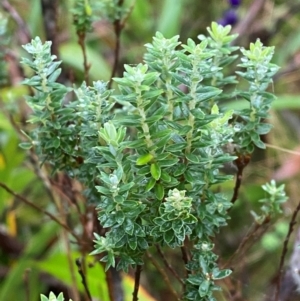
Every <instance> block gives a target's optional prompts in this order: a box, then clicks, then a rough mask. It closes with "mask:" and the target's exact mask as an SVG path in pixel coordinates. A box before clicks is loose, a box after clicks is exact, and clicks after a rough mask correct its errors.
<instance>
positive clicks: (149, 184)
mask: <svg viewBox="0 0 300 301" xmlns="http://www.w3.org/2000/svg"><path fill="white" fill-rule="evenodd" d="M155 183H156V180H155V179H154V178H151V179H150V180H149V181H148V183H147V185H146V187H145V191H150V190H151V189H152V188H153V187H154V185H155Z"/></svg>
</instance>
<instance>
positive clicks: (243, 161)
mask: <svg viewBox="0 0 300 301" xmlns="http://www.w3.org/2000/svg"><path fill="white" fill-rule="evenodd" d="M249 162H250V155H240V156H239V157H238V158H237V159H236V160H235V164H236V166H237V169H238V170H237V174H236V180H235V186H234V191H233V196H232V198H231V203H232V204H234V203H235V202H236V200H237V198H238V195H239V190H240V187H241V184H242V178H243V170H244V168H245V167H246V166H247V165H248V163H249Z"/></svg>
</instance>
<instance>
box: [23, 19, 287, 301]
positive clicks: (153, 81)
mask: <svg viewBox="0 0 300 301" xmlns="http://www.w3.org/2000/svg"><path fill="white" fill-rule="evenodd" d="M208 33H209V35H208V36H200V37H199V38H200V43H196V42H194V41H193V40H191V39H189V40H188V41H187V44H182V43H181V42H180V41H179V36H175V37H173V38H171V39H166V38H164V36H163V35H162V34H160V33H157V34H156V36H155V37H154V38H153V42H152V43H151V44H147V45H146V49H147V52H146V54H145V56H144V62H143V63H140V64H138V65H135V66H132V65H125V66H124V68H125V72H124V75H123V77H121V78H114V79H113V80H114V82H115V84H117V87H116V89H115V90H110V89H108V88H107V85H106V83H105V82H101V81H97V82H94V83H93V85H92V86H87V85H86V83H83V84H82V85H81V86H80V87H79V88H68V87H66V86H64V85H62V84H60V83H57V82H56V79H57V78H58V76H59V74H60V71H61V70H60V68H59V65H60V63H61V62H57V61H55V56H53V55H51V52H50V47H51V43H50V42H46V43H44V44H43V43H42V42H41V40H40V39H39V38H35V39H34V40H33V41H32V42H31V43H30V44H27V45H25V46H24V48H25V50H26V51H27V52H28V53H29V54H30V56H31V58H24V59H23V60H22V63H23V64H26V65H28V66H29V67H30V68H31V69H32V70H33V71H34V72H35V75H34V76H32V77H31V78H29V79H26V80H25V81H24V84H26V85H28V86H31V87H32V88H34V91H35V93H34V95H33V96H28V97H27V102H28V104H29V105H30V106H31V108H32V109H33V113H32V117H31V119H30V120H29V121H30V122H31V123H35V124H36V127H35V128H34V130H33V131H32V132H31V133H30V135H29V137H30V138H29V141H28V142H26V143H23V144H22V146H23V147H24V148H30V147H33V148H34V149H35V151H36V153H37V154H38V155H39V158H40V161H41V162H42V163H47V164H48V165H49V166H50V167H51V169H52V171H53V172H56V171H63V172H65V173H67V174H68V175H69V176H70V177H71V178H74V179H77V180H79V181H80V182H81V183H82V185H83V186H84V187H85V190H84V192H83V193H84V195H85V196H86V198H87V200H88V201H89V202H90V203H91V204H94V205H95V206H96V208H97V211H98V218H99V222H100V224H101V227H103V228H104V229H106V234H105V235H104V236H103V235H100V234H99V233H95V249H94V251H93V253H92V254H103V257H102V259H101V260H102V261H104V262H106V269H108V268H110V267H111V266H112V267H115V266H116V268H117V269H120V270H123V271H128V269H129V268H130V267H131V266H133V267H139V266H141V265H143V263H144V260H145V259H144V255H145V253H146V252H150V251H151V247H153V246H163V247H169V248H171V249H177V248H179V249H181V250H182V252H183V254H185V255H186V256H184V266H185V269H186V271H187V276H186V279H185V280H184V282H185V285H184V287H185V291H184V293H185V294H184V300H210V301H212V300H215V299H214V296H213V292H214V291H215V290H218V289H219V288H218V286H217V285H216V284H215V281H216V280H219V279H222V278H224V277H226V276H228V275H229V274H230V270H227V269H225V270H220V269H219V267H218V265H217V258H218V256H217V255H216V254H214V251H213V247H214V244H213V240H212V237H214V236H215V234H216V233H217V232H218V231H219V229H220V227H223V226H225V225H226V220H227V219H228V218H229V213H228V210H229V209H230V207H231V206H232V202H231V201H230V200H229V199H228V198H227V197H226V196H225V195H223V194H222V193H221V192H218V191H217V189H216V187H218V185H220V184H222V183H224V182H225V181H228V180H229V179H231V178H232V177H231V176H230V175H227V174H226V173H224V172H222V168H223V166H224V164H228V163H233V162H235V164H236V165H237V167H238V168H243V167H244V166H245V165H246V164H247V162H248V161H249V158H250V156H251V153H252V152H253V150H254V148H255V146H256V147H259V148H264V143H263V142H262V141H261V139H260V135H263V134H266V133H267V132H269V130H270V125H269V124H267V123H265V118H266V117H268V111H269V109H270V106H271V103H272V101H273V100H274V95H273V94H272V93H269V92H266V89H267V88H268V86H269V84H270V83H271V82H272V76H273V75H274V74H275V73H276V71H277V70H278V68H277V66H276V65H273V64H272V63H271V62H270V61H271V59H272V55H273V52H274V49H273V47H264V46H263V45H262V43H261V42H260V41H259V40H258V41H256V42H255V43H252V44H251V45H250V48H249V50H246V49H244V48H241V49H240V52H241V57H240V63H239V64H238V67H239V71H238V72H237V75H238V76H239V77H238V78H237V77H236V76H232V75H227V72H228V71H227V70H228V67H229V66H231V65H232V64H233V63H234V62H235V61H236V59H237V58H238V57H239V55H238V54H236V51H237V50H239V47H233V46H231V42H232V41H233V40H234V38H235V37H236V36H235V35H230V26H226V27H222V26H221V25H218V24H216V23H212V26H211V28H208ZM239 82H241V84H240V85H238V84H239ZM245 82H247V83H248V88H247V89H243V90H241V89H240V87H242V86H243V85H244V86H245ZM71 92H74V93H75V95H76V98H75V99H74V100H73V99H72V100H71V101H70V98H71V95H70V94H71ZM241 98H244V99H246V100H247V101H248V103H249V107H248V108H247V109H243V110H241V111H234V110H226V100H232V99H237V100H239V99H241ZM116 104H118V105H116ZM264 189H265V190H266V191H267V192H269V193H270V194H271V195H273V196H272V200H271V201H269V199H268V200H267V201H266V200H263V202H264V203H265V205H264V207H263V211H264V214H265V215H268V214H272V213H274V212H277V211H279V210H280V208H279V204H280V203H282V201H284V200H285V197H284V195H282V193H283V191H282V189H281V188H279V189H278V190H276V187H275V184H274V183H272V184H271V185H266V186H264ZM274 189H275V190H276V191H275V192H274V191H273V190H274ZM272 191H273V192H272ZM274 193H275V194H276V195H277V194H278V193H279V195H280V196H281V197H276V196H275V195H274ZM232 201H234V200H232ZM269 202H271V203H272V204H271V205H269ZM257 219H258V217H257ZM137 270H139V269H137ZM134 294H137V292H136V291H135V293H134ZM58 298H60V297H58ZM45 300H46V299H45Z"/></svg>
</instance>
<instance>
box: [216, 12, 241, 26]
mask: <svg viewBox="0 0 300 301" xmlns="http://www.w3.org/2000/svg"><path fill="white" fill-rule="evenodd" d="M237 21H238V16H237V14H236V12H235V10H233V9H229V10H227V11H226V12H225V13H224V15H223V18H222V19H221V20H219V21H218V23H219V24H221V25H223V26H225V25H234V24H236V23H237Z"/></svg>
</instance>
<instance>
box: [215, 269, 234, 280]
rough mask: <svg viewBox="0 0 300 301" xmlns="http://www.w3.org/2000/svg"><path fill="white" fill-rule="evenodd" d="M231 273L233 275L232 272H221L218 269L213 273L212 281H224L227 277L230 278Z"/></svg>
mask: <svg viewBox="0 0 300 301" xmlns="http://www.w3.org/2000/svg"><path fill="white" fill-rule="evenodd" d="M231 273H232V271H231V270H222V271H219V270H218V269H217V270H214V271H213V273H212V279H213V280H219V279H223V278H226V277H227V276H229V275H230V274H231Z"/></svg>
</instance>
